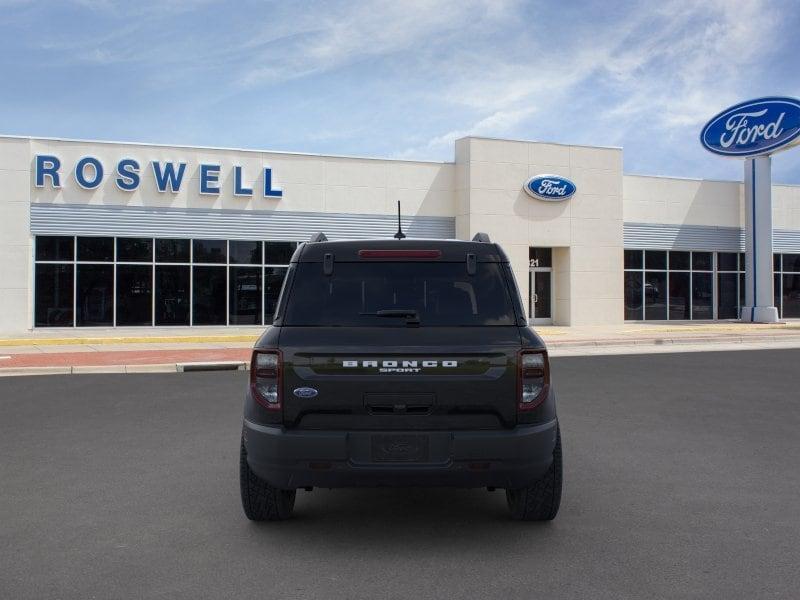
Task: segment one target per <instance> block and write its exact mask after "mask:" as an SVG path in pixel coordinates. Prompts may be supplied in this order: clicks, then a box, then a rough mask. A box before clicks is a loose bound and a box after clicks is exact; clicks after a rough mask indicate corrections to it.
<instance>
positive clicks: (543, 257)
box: [528, 248, 553, 267]
mask: <svg viewBox="0 0 800 600" xmlns="http://www.w3.org/2000/svg"><path fill="white" fill-rule="evenodd" d="M528 260H529V261H530V266H532V267H552V266H553V249H552V248H529V249H528Z"/></svg>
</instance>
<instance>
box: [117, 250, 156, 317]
mask: <svg viewBox="0 0 800 600" xmlns="http://www.w3.org/2000/svg"><path fill="white" fill-rule="evenodd" d="M152 322H153V267H151V266H150V265H117V325H152Z"/></svg>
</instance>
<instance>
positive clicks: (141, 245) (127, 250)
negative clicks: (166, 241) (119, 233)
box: [117, 238, 153, 262]
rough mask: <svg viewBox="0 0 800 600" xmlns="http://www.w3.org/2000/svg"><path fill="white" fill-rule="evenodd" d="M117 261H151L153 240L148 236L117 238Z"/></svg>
mask: <svg viewBox="0 0 800 600" xmlns="http://www.w3.org/2000/svg"><path fill="white" fill-rule="evenodd" d="M117 261H119V262H152V261H153V240H151V239H150V238H117Z"/></svg>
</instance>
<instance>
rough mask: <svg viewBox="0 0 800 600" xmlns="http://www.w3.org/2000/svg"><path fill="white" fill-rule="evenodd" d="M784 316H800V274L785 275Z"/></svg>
mask: <svg viewBox="0 0 800 600" xmlns="http://www.w3.org/2000/svg"><path fill="white" fill-rule="evenodd" d="M782 300H783V305H782V306H783V315H782V316H783V317H784V318H786V319H797V318H800V274H794V275H791V274H790V275H784V276H783V297H782Z"/></svg>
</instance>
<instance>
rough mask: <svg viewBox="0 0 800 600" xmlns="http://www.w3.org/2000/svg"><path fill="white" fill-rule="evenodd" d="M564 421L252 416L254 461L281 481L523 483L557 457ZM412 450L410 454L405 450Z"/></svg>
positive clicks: (248, 426) (248, 443) (249, 444)
mask: <svg viewBox="0 0 800 600" xmlns="http://www.w3.org/2000/svg"><path fill="white" fill-rule="evenodd" d="M557 428H558V422H557V421H556V420H555V419H554V420H553V421H550V422H549V423H545V424H541V425H521V426H518V427H516V428H514V429H511V430H503V431H408V432H404V431H290V430H286V429H283V428H282V427H276V426H265V425H258V424H256V423H252V422H250V421H247V420H245V422H244V428H243V436H244V443H245V448H246V450H247V462H248V464H249V465H250V468H251V469H252V470H253V471H254V472H255V474H256V475H258V476H259V477H260V478H262V479H264V480H266V481H267V482H269V483H270V485H273V486H275V487H278V488H283V489H295V488H300V487H309V486H314V487H329V488H336V487H358V486H426V487H428V486H450V487H487V486H488V487H499V488H521V487H526V486H528V485H530V484H531V483H533V481H535V480H536V479H538V478H540V477H541V476H542V475H543V474H544V473H545V471H547V469H548V467H549V466H550V464H551V463H552V460H553V448H554V447H555V442H556V431H557ZM404 453H405V455H404Z"/></svg>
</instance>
